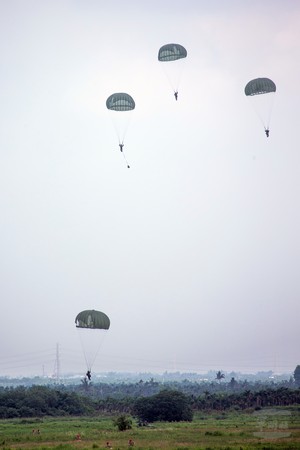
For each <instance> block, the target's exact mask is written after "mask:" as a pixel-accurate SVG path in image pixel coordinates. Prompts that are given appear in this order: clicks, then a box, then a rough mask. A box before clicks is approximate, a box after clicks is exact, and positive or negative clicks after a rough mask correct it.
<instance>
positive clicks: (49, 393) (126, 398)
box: [0, 380, 300, 420]
mask: <svg viewBox="0 0 300 450" xmlns="http://www.w3.org/2000/svg"><path fill="white" fill-rule="evenodd" d="M166 390H167V391H166ZM168 391H169V392H173V397H172V398H171V399H170V397H169V398H168V399H167V400H166V399H165V401H171V400H172V401H173V400H174V392H177V400H178V401H179V400H180V401H182V402H183V403H182V404H183V405H185V404H188V405H189V407H191V410H192V411H212V410H217V411H225V410H230V409H235V410H245V409H246V408H256V409H257V410H258V409H260V408H263V407H266V406H268V407H273V406H287V405H299V404H300V388H298V387H297V386H296V385H293V387H284V386H278V385H276V384H274V385H270V384H268V385H266V386H265V387H262V386H261V384H259V385H256V384H245V383H244V384H243V385H242V384H239V383H231V382H229V383H223V382H220V383H218V382H214V383H190V382H182V383H169V384H166V383H164V384H162V383H156V382H154V381H153V380H151V381H149V382H145V383H144V382H138V383H133V384H125V383H122V384H103V383H99V384H93V383H92V384H89V385H86V386H83V385H82V386H78V385H77V386H72V387H69V386H68V387H66V386H63V385H60V386H56V387H47V386H32V387H28V388H27V387H23V386H19V387H16V388H1V387H0V419H4V418H19V417H43V416H81V415H99V414H100V413H108V414H135V415H136V416H138V415H140V416H141V418H144V419H145V420H149V417H147V418H146V415H145V414H144V413H140V412H141V410H142V411H145V410H146V409H147V408H148V409H149V408H150V406H151V404H152V405H153V402H154V403H158V402H159V401H160V399H161V395H162V394H161V392H168ZM158 394H159V395H158ZM167 395H169V394H167ZM169 406H170V405H169ZM146 407H147V408H146ZM150 410H151V408H150ZM159 410H160V411H161V406H160V408H159ZM149 414H150V420H152V419H153V411H152V412H150V413H149ZM176 414H177V413H176ZM176 414H175V413H174V414H173V419H172V420H190V419H189V418H188V417H189V414H190V413H189V411H188V410H185V411H184V412H183V416H182V417H181V418H179V419H177V416H176ZM185 414H186V415H185ZM155 420H168V418H166V417H163V416H161V417H159V418H158V419H155Z"/></svg>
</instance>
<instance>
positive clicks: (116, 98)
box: [106, 92, 135, 169]
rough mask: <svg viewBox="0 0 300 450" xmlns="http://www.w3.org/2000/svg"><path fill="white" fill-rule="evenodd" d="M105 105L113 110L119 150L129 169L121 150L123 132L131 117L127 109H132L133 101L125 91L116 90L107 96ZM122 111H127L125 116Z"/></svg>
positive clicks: (125, 130)
mask: <svg viewBox="0 0 300 450" xmlns="http://www.w3.org/2000/svg"><path fill="white" fill-rule="evenodd" d="M106 107H107V109H108V110H110V111H113V116H112V117H111V118H112V121H113V124H114V127H115V130H116V133H117V136H118V139H119V147H120V151H121V152H122V154H123V157H124V159H125V161H126V164H127V167H128V169H129V168H130V166H129V164H128V162H127V159H126V157H125V154H124V152H123V147H124V139H125V134H126V132H127V128H128V126H129V119H130V118H131V117H130V116H129V114H130V113H128V111H133V110H134V108H135V101H134V100H133V98H132V97H131V96H130V95H129V94H126V93H125V92H116V93H115V94H112V95H110V96H109V97H108V99H107V100H106ZM115 112H117V114H115ZM124 112H127V113H126V116H124V115H123V113H124ZM121 113H122V114H121Z"/></svg>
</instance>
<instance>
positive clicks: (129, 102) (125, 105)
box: [106, 92, 135, 111]
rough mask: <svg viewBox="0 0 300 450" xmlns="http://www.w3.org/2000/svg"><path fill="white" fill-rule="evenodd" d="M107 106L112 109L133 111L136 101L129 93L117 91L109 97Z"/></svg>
mask: <svg viewBox="0 0 300 450" xmlns="http://www.w3.org/2000/svg"><path fill="white" fill-rule="evenodd" d="M106 107H107V109H110V110H111V111H132V110H133V109H134V108H135V102H134V100H133V98H132V97H131V96H130V95H129V94H126V93H125V92H116V93H115V94H112V95H110V96H109V97H108V99H107V100H106Z"/></svg>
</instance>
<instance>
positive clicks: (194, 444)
mask: <svg viewBox="0 0 300 450" xmlns="http://www.w3.org/2000/svg"><path fill="white" fill-rule="evenodd" d="M37 429H39V430H40V433H39V434H38V433H37V432H35V433H33V432H32V431H33V430H37ZM78 433H80V435H81V440H80V441H77V440H76V435H77V434H78ZM129 439H133V440H134V442H135V446H134V449H135V450H141V449H145V450H157V449H162V450H190V449H194V450H196V449H197V450H209V449H218V450H250V449H259V450H280V449H281V450H289V449H290V450H296V449H299V448H300V411H299V408H285V409H284V408H280V409H275V408H272V409H265V410H261V411H259V412H255V411H248V412H228V413H225V414H224V413H211V414H205V413H201V414H196V415H195V417H194V420H193V422H181V423H176V422H174V423H167V422H156V423H154V424H152V425H151V426H149V427H141V428H139V427H137V426H136V425H135V424H134V426H133V429H132V430H129V431H124V432H120V431H118V430H117V429H116V428H115V427H114V426H113V422H112V417H99V418H89V417H81V418H69V419H67V418H65V417H64V418H44V419H11V420H2V421H0V450H15V449H32V450H46V449H47V450H49V449H57V450H69V449H104V448H106V442H107V441H109V442H110V443H111V444H112V448H113V450H118V449H119V450H121V449H128V448H129V447H128V440H129Z"/></svg>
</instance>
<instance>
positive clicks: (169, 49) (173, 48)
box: [158, 44, 187, 62]
mask: <svg viewBox="0 0 300 450" xmlns="http://www.w3.org/2000/svg"><path fill="white" fill-rule="evenodd" d="M186 57H187V51H186V49H185V48H184V47H183V46H182V45H179V44H166V45H163V46H162V47H160V49H159V51H158V60H159V61H162V62H166V61H176V60H177V59H182V58H186Z"/></svg>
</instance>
